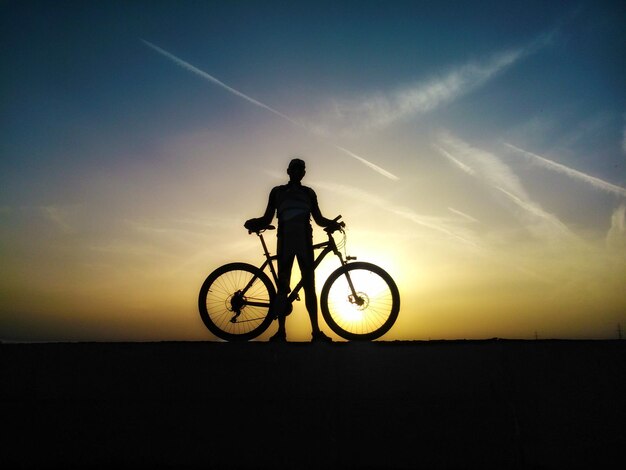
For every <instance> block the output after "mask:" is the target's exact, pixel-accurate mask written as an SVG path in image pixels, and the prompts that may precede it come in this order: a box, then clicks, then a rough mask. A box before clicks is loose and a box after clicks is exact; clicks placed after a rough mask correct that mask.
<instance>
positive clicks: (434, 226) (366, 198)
mask: <svg viewBox="0 0 626 470" xmlns="http://www.w3.org/2000/svg"><path fill="white" fill-rule="evenodd" d="M315 186H316V187H318V188H323V189H326V190H328V191H332V192H334V193H336V194H341V195H344V196H348V197H350V198H353V199H356V200H358V201H359V202H364V203H366V204H368V205H371V206H374V207H377V208H379V209H382V210H384V211H386V212H389V213H391V214H394V215H396V216H398V217H401V218H403V219H406V220H410V221H411V222H413V223H415V224H417V225H420V226H422V227H424V228H427V229H429V230H433V231H436V232H439V233H441V234H444V235H446V236H448V237H449V238H452V239H455V240H457V241H460V242H462V243H464V244H466V245H470V246H472V247H474V248H479V245H478V244H477V243H476V242H475V241H474V238H475V237H474V236H473V234H472V233H471V232H470V231H468V230H466V229H465V228H463V227H460V226H458V225H457V223H456V222H457V221H455V220H453V219H451V218H445V217H436V216H428V215H423V214H418V213H416V212H415V211H413V210H411V209H409V208H406V207H401V206H394V205H392V204H390V203H389V201H387V200H386V199H384V198H381V197H379V196H376V195H374V194H371V193H369V192H367V191H363V190H360V189H358V188H355V187H352V186H348V185H343V184H335V183H327V182H320V181H318V182H315Z"/></svg>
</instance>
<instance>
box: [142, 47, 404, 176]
mask: <svg viewBox="0 0 626 470" xmlns="http://www.w3.org/2000/svg"><path fill="white" fill-rule="evenodd" d="M141 42H143V43H144V44H145V45H146V46H148V47H149V48H151V49H153V50H155V51H156V52H158V53H159V54H161V55H163V56H164V57H167V58H168V59H170V60H171V61H173V62H174V63H176V64H178V65H180V66H181V67H182V68H184V69H186V70H189V71H190V72H193V73H195V74H196V75H199V76H200V77H202V78H204V79H206V80H208V81H210V82H211V83H214V84H216V85H219V86H221V87H222V88H224V89H225V90H227V91H229V92H230V93H232V94H234V95H236V96H239V97H240V98H243V99H244V100H246V101H249V102H250V103H252V104H254V105H256V106H259V107H261V108H263V109H266V110H268V111H269V112H271V113H274V114H275V115H277V116H280V117H281V118H283V119H285V120H286V121H288V122H290V123H291V124H293V125H295V126H297V127H299V128H301V129H304V130H306V131H308V132H310V131H309V129H307V128H306V127H305V126H304V125H303V124H302V123H300V122H298V121H296V120H294V119H291V118H290V117H289V116H287V115H286V114H283V113H281V112H280V111H277V110H276V109H274V108H272V107H271V106H268V105H266V104H264V103H261V102H260V101H258V100H255V99H254V98H252V97H250V96H248V95H246V94H245V93H242V92H240V91H239V90H235V89H234V88H233V87H230V86H228V85H226V84H225V83H224V82H222V81H221V80H218V79H217V78H215V77H214V76H213V75H210V74H208V73H206V72H205V71H203V70H200V69H199V68H197V67H195V66H193V65H191V64H190V63H189V62H185V61H184V60H182V59H179V58H178V57H176V56H175V55H174V54H171V53H169V52H167V51H166V50H165V49H161V48H160V47H159V46H157V45H155V44H152V43H151V42H149V41H146V40H145V39H141ZM334 147H335V148H337V149H338V150H341V151H342V152H344V153H346V154H347V155H349V156H351V157H352V158H355V159H356V160H358V161H360V162H361V163H363V164H364V165H367V166H368V167H369V168H371V169H372V170H374V171H376V172H378V173H379V174H381V175H383V176H385V177H387V178H389V179H391V180H398V179H399V178H398V177H397V176H395V175H393V174H392V173H389V172H388V171H387V170H384V169H383V168H381V167H379V166H378V165H375V164H374V163H372V162H370V161H368V160H366V159H365V158H363V157H359V156H358V155H355V154H354V153H353V152H350V151H349V150H346V149H345V148H342V147H339V146H337V145H334Z"/></svg>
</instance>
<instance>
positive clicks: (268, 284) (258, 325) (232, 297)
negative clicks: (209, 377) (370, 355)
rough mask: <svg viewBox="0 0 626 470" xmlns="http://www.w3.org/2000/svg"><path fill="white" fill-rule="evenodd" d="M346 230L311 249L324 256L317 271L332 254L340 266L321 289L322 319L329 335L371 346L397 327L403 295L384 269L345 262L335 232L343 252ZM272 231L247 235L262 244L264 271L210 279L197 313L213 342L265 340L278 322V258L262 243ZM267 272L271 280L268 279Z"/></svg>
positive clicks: (244, 268)
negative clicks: (275, 307) (275, 309)
mask: <svg viewBox="0 0 626 470" xmlns="http://www.w3.org/2000/svg"><path fill="white" fill-rule="evenodd" d="M340 218H341V216H338V217H336V218H335V219H334V221H335V222H337V221H339V219H340ZM344 226H345V224H343V222H341V223H340V224H339V225H338V227H335V228H334V229H331V228H326V229H324V230H325V231H326V233H327V235H328V241H325V242H322V243H318V244H316V245H313V249H314V250H322V251H321V252H320V253H319V254H318V255H317V257H316V258H315V262H314V269H316V268H317V267H318V266H319V265H320V263H321V262H322V260H323V259H324V258H325V257H326V255H328V254H329V253H331V252H332V253H333V254H335V255H336V256H337V257H338V258H339V261H340V264H341V265H340V266H339V268H337V269H336V270H335V271H333V272H332V273H331V274H330V276H329V277H328V279H327V280H326V282H325V283H324V286H323V287H322V292H321V295H320V306H321V310H322V316H323V318H324V320H325V321H326V324H327V325H328V326H329V327H330V329H331V330H332V331H334V332H335V333H336V334H337V335H339V336H341V337H342V338H344V339H347V340H351V341H359V340H365V341H371V340H374V339H377V338H379V337H381V336H382V335H384V334H385V333H387V332H388V331H389V330H390V329H391V327H392V326H393V324H394V323H395V321H396V319H397V318H398V313H399V311H400V293H399V291H398V287H397V286H396V283H395V282H394V280H393V279H392V277H391V276H390V275H389V274H388V273H387V272H386V271H385V270H384V269H382V268H381V267H379V266H376V265H374V264H372V263H367V262H363V261H356V257H354V256H347V255H346V256H345V258H344V256H343V255H342V253H341V252H340V247H339V246H338V245H337V243H336V242H335V239H334V238H333V232H334V231H337V230H338V231H339V232H341V233H342V235H343V241H342V243H341V245H342V246H343V247H344V248H345V241H346V233H345V230H344V229H343V227H344ZM274 229H275V227H274V226H273V225H268V226H266V227H263V228H260V229H258V230H249V231H248V233H249V234H252V233H255V234H256V235H257V236H258V237H259V239H260V241H261V245H262V247H263V253H264V256H265V261H264V262H263V264H262V265H261V266H260V267H256V266H253V265H251V264H248V263H229V264H225V265H223V266H221V267H219V268H217V269H216V270H215V271H213V272H212V273H211V274H209V276H208V277H207V278H206V280H205V281H204V283H203V284H202V287H201V288H200V294H199V296H198V308H199V310H200V316H201V318H202V321H203V322H204V325H205V326H206V327H207V328H208V329H209V331H210V332H211V333H213V334H214V335H215V336H217V337H219V338H221V339H224V340H227V341H238V340H241V341H248V340H251V339H253V338H256V337H257V336H259V335H260V334H262V333H263V332H264V331H265V330H267V329H268V328H269V326H270V324H271V323H272V321H273V320H275V319H276V315H275V314H274V313H273V311H272V306H273V303H274V300H275V298H276V286H277V285H278V275H277V271H276V268H275V267H274V262H275V261H276V260H277V259H278V256H277V255H270V253H269V251H268V249H267V245H266V243H265V240H264V238H263V233H264V232H265V231H266V230H274ZM266 268H267V269H268V270H269V272H270V274H271V279H270V277H269V276H268V275H267V274H266V273H265V270H266ZM272 281H273V282H272ZM301 288H302V279H300V281H299V282H298V284H297V285H296V286H295V287H294V289H293V290H292V291H291V292H290V294H289V296H288V303H287V305H288V310H287V312H285V314H286V315H289V314H290V313H291V311H292V308H293V302H294V301H295V300H300V297H299V295H298V293H299V291H300V289H301Z"/></svg>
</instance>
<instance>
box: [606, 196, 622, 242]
mask: <svg viewBox="0 0 626 470" xmlns="http://www.w3.org/2000/svg"><path fill="white" fill-rule="evenodd" d="M606 245H607V247H609V248H612V249H618V250H624V249H626V205H624V204H621V205H620V206H619V207H618V208H617V209H615V211H613V215H612V216H611V228H610V229H609V231H608V233H607V234H606Z"/></svg>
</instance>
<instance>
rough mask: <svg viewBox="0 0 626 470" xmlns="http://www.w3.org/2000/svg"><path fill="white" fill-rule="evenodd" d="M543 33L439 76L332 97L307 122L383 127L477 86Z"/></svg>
mask: <svg viewBox="0 0 626 470" xmlns="http://www.w3.org/2000/svg"><path fill="white" fill-rule="evenodd" d="M550 37H551V35H549V34H547V35H546V34H544V35H540V36H538V38H537V39H535V40H534V41H532V42H530V43H529V44H528V45H526V46H525V47H520V48H517V49H511V50H508V51H504V52H500V53H498V54H494V55H493V56H492V57H491V58H489V59H486V60H483V61H481V62H476V61H472V62H468V63H465V64H462V65H459V66H457V67H455V68H453V69H452V70H450V71H449V72H448V73H446V74H444V75H443V76H440V77H437V78H434V79H431V80H428V81H424V82H418V83H415V84H412V85H409V86H405V87H402V88H399V89H396V90H394V91H391V92H378V93H373V94H370V95H366V96H363V97H360V98H357V99H353V100H334V101H333V102H331V103H330V105H329V106H328V107H327V108H326V109H325V110H322V112H321V116H320V117H318V118H317V119H316V123H315V124H311V129H313V130H315V131H316V132H318V133H320V134H329V133H336V132H337V130H338V129H339V130H342V131H343V132H344V133H355V132H359V131H363V130H368V129H379V128H384V127H387V126H389V125H391V124H393V123H394V122H396V121H398V120H401V119H406V118H409V117H413V116H417V115H420V114H425V113H428V112H430V111H433V110H435V109H437V108H439V107H441V106H444V105H446V104H448V103H450V102H452V101H454V100H456V99H458V98H459V97H461V96H463V95H465V94H467V93H469V92H471V91H473V90H475V89H477V88H479V87H480V86H482V85H484V84H485V83H487V82H488V81H489V80H491V79H492V78H494V77H496V76H497V75H498V74H500V73H502V72H504V71H505V70H506V69H508V68H509V67H511V66H512V65H514V64H515V63H516V62H518V61H519V60H520V59H521V58H523V57H525V56H527V55H529V54H532V53H534V52H535V51H537V50H539V49H540V48H541V47H543V46H545V45H546V44H548V43H549V41H550Z"/></svg>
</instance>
